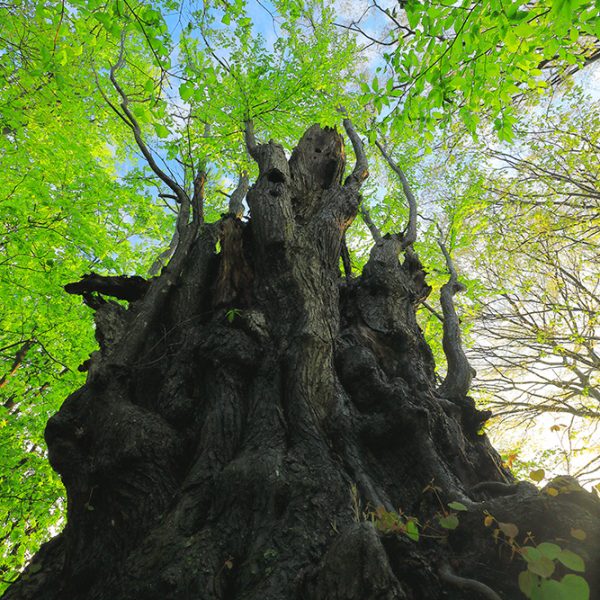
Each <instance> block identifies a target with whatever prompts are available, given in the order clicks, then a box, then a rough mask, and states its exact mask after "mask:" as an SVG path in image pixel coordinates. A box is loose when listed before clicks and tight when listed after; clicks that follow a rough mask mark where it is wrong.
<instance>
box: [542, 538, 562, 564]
mask: <svg viewBox="0 0 600 600" xmlns="http://www.w3.org/2000/svg"><path fill="white" fill-rule="evenodd" d="M537 549H538V550H539V552H540V553H541V554H543V555H544V556H545V557H547V558H549V559H550V560H554V559H555V558H556V557H557V556H558V555H559V554H560V553H561V547H560V546H558V545H557V544H551V543H550V542H542V543H541V544H539V545H538V546H537Z"/></svg>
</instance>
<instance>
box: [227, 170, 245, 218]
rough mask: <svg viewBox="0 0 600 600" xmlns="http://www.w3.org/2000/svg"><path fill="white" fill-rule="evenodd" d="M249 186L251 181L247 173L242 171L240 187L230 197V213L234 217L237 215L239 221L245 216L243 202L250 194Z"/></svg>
mask: <svg viewBox="0 0 600 600" xmlns="http://www.w3.org/2000/svg"><path fill="white" fill-rule="evenodd" d="M249 184H250V181H249V179H248V173H247V171H242V172H241V173H240V178H239V180H238V185H237V187H236V188H235V190H233V193H232V194H231V196H230V197H229V212H230V213H231V214H232V215H235V216H236V217H237V218H238V219H240V218H241V217H242V215H243V214H244V204H243V202H244V198H245V197H246V194H247V193H248V187H249Z"/></svg>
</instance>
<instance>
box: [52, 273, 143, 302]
mask: <svg viewBox="0 0 600 600" xmlns="http://www.w3.org/2000/svg"><path fill="white" fill-rule="evenodd" d="M149 286H150V282H149V281H147V280H146V279H144V278H142V277H139V276H137V275H134V276H133V277H128V276H126V275H118V276H112V275H98V274H96V273H90V274H89V275H84V276H83V277H82V278H81V281H77V282H76V283H67V285H65V286H64V290H65V292H67V294H80V295H83V294H91V293H94V292H95V293H100V294H104V295H105V296H112V297H113V298H118V299H119V300H127V301H128V302H134V301H136V300H139V299H140V298H143V297H144V295H145V294H146V292H147V291H148V287H149Z"/></svg>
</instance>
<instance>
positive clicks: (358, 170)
mask: <svg viewBox="0 0 600 600" xmlns="http://www.w3.org/2000/svg"><path fill="white" fill-rule="evenodd" d="M344 129H345V130H346V133H347V134H348V137H349V138H350V141H351V142H352V147H353V148H354V154H355V155H356V164H355V165H354V170H353V171H352V173H351V174H350V175H349V176H348V177H347V178H346V182H345V184H344V185H346V186H350V185H354V186H356V187H358V188H360V186H361V185H362V184H363V181H364V180H365V179H366V178H367V177H368V176H369V168H368V163H367V156H366V154H365V149H364V147H363V143H362V140H361V139H360V137H359V135H358V133H356V130H355V129H354V126H353V125H352V121H351V120H350V119H348V118H346V119H344Z"/></svg>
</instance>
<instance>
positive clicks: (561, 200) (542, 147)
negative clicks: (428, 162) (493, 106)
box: [449, 88, 600, 481]
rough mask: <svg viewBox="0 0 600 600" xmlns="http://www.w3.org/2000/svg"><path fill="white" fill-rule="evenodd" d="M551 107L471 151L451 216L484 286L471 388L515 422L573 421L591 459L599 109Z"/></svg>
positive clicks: (578, 95) (579, 102) (463, 252)
mask: <svg viewBox="0 0 600 600" xmlns="http://www.w3.org/2000/svg"><path fill="white" fill-rule="evenodd" d="M542 108H543V110H539V111H538V113H539V114H538V115H533V116H530V117H529V118H527V119H523V120H522V122H521V123H520V124H519V126H518V127H517V128H516V130H515V140H514V142H515V143H514V144H513V145H512V146H510V147H506V145H504V147H501V146H500V147H499V146H498V144H497V143H494V141H493V140H491V141H490V140H488V144H487V146H486V144H485V143H481V144H479V145H478V147H476V149H473V148H471V149H468V150H467V155H466V156H465V157H464V158H463V159H462V160H463V161H464V163H466V164H468V165H469V171H468V172H466V171H465V172H464V173H462V174H461V175H460V179H462V180H463V186H462V187H463V189H462V190H460V191H459V192H458V196H459V199H458V200H456V199H454V201H453V202H451V203H450V206H449V211H450V212H452V214H453V215H454V229H455V236H456V239H458V240H460V242H459V244H458V247H457V251H458V253H459V256H460V264H461V267H462V269H463V271H464V272H465V273H469V275H470V278H471V279H474V278H475V277H478V278H479V280H480V281H479V282H478V284H477V286H474V285H472V286H471V288H473V287H475V291H474V292H473V291H472V293H471V298H470V312H471V315H470V316H465V323H468V324H469V326H470V327H469V338H470V340H471V347H470V348H469V356H470V358H471V360H472V361H473V364H474V366H475V367H476V369H477V374H478V376H477V378H476V381H475V387H474V392H475V393H476V394H478V395H480V396H481V397H482V398H483V400H484V401H485V403H486V405H487V406H488V407H489V408H490V409H491V410H492V411H493V412H494V414H495V416H496V418H497V419H501V420H504V421H505V422H506V425H507V426H513V425H514V424H515V423H521V424H523V423H526V424H527V425H528V426H533V425H534V423H533V421H534V419H537V420H538V421H539V422H540V423H544V425H543V426H544V427H545V428H546V430H548V429H552V430H563V429H564V428H565V426H566V424H570V425H569V429H570V432H571V433H570V435H571V437H572V438H573V439H572V441H573V443H574V445H572V448H577V451H578V452H579V453H580V454H582V453H584V452H585V448H586V447H587V448H589V447H590V446H592V448H591V450H592V452H593V444H594V442H593V441H592V440H593V435H592V436H591V438H590V435H588V434H586V430H587V432H588V433H589V432H590V430H591V429H593V427H590V423H592V424H593V423H594V422H596V421H597V418H598V411H597V406H598V390H597V387H598V381H597V377H598V366H599V364H600V363H599V362H598V341H597V338H598V326H597V314H598V310H599V306H598V296H597V281H598V273H597V264H598V260H599V254H598V219H597V214H598V208H599V205H598V198H599V194H598V189H597V178H596V175H597V163H598V156H597V143H596V142H597V140H596V133H595V132H596V130H597V122H598V111H597V109H596V108H595V105H594V103H593V102H590V103H587V102H586V98H585V94H583V93H582V91H581V90H580V89H578V88H575V89H574V90H572V91H571V92H569V93H568V94H564V95H563V96H562V97H561V99H560V105H559V106H558V107H556V106H553V105H552V102H551V101H549V102H548V106H545V107H542ZM474 154H476V156H474ZM479 163H481V166H479V167H476V166H475V165H477V164H479ZM474 200H476V201H474ZM474 231H476V232H477V233H476V234H475V235H473V234H472V233H470V232H474ZM465 232H466V233H465ZM472 244H476V245H477V248H478V253H477V255H474V254H473V253H472V252H470V250H469V248H470V246H471V245H472ZM542 415H546V416H554V417H564V418H562V419H559V420H558V424H557V423H554V421H553V420H549V419H548V418H542V419H540V417H541V416H542ZM572 418H573V420H571V419H572ZM577 435H579V436H581V437H582V439H581V440H580V441H577V440H575V438H574V437H573V436H575V437H577ZM553 441H554V442H555V440H553ZM561 456H562V452H561ZM572 458H573V457H567V462H566V464H565V463H564V462H563V461H562V459H561V461H560V464H559V465H558V466H557V465H552V466H551V463H552V460H550V461H548V463H547V464H548V466H551V469H550V470H552V469H556V468H559V469H560V470H564V469H566V468H568V469H569V470H571V469H572V470H573V471H572V472H573V474H576V473H577V469H578V467H577V466H576V463H577V462H579V463H580V466H583V464H584V463H585V462H586V460H587V459H586V460H584V459H583V458H582V459H581V460H579V461H573V460H572ZM593 458H595V454H591V455H590V456H588V459H593ZM569 462H571V463H573V464H572V465H570V464H569ZM584 470H587V471H588V476H589V477H590V478H591V481H595V477H594V474H593V472H591V473H590V472H589V465H587V466H585V468H584Z"/></svg>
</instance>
